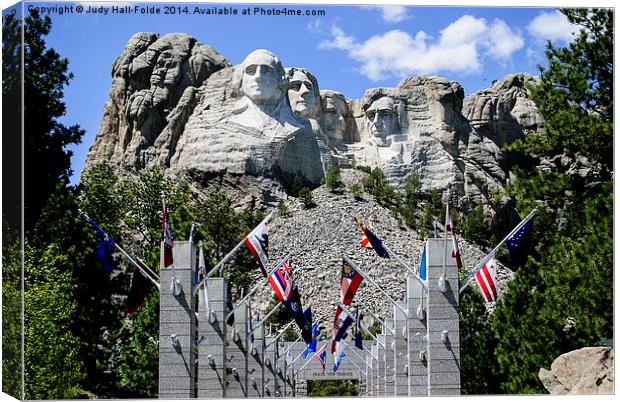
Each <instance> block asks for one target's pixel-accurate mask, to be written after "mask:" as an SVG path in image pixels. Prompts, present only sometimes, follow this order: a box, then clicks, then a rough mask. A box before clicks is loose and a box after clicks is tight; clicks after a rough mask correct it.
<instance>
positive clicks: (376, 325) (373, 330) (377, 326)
mask: <svg viewBox="0 0 620 402" xmlns="http://www.w3.org/2000/svg"><path fill="white" fill-rule="evenodd" d="M382 331H383V328H381V323H380V322H377V321H374V322H373V323H372V325H371V326H370V328H368V331H363V330H362V339H365V340H367V341H370V340H373V339H374V338H373V337H372V335H375V336H376V335H377V334H380V333H381V332H382ZM369 332H370V333H369ZM371 334H372V335H371Z"/></svg>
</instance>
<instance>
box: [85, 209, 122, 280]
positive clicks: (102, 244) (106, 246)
mask: <svg viewBox="0 0 620 402" xmlns="http://www.w3.org/2000/svg"><path fill="white" fill-rule="evenodd" d="M83 215H84V217H86V220H87V221H88V222H89V223H90V224H91V225H93V227H94V228H95V230H97V238H98V240H99V244H98V246H97V258H99V260H100V261H101V262H103V268H104V269H105V270H106V271H108V272H112V270H113V269H114V259H113V258H112V253H113V252H114V246H115V244H116V243H115V242H114V239H112V238H111V237H110V236H108V234H107V233H106V232H104V231H103V229H101V228H100V227H99V225H97V223H96V222H95V221H94V220H92V219H91V218H90V217H89V216H88V215H86V214H83Z"/></svg>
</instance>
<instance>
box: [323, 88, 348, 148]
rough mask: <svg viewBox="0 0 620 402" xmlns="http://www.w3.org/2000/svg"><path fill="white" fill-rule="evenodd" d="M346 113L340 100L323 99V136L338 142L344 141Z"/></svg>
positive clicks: (345, 107)
mask: <svg viewBox="0 0 620 402" xmlns="http://www.w3.org/2000/svg"><path fill="white" fill-rule="evenodd" d="M346 113H347V105H346V104H345V103H344V102H343V101H342V100H341V99H339V98H338V97H335V96H328V97H326V98H325V107H324V110H323V121H324V130H325V134H327V136H328V137H329V138H331V139H335V140H338V141H343V140H344V139H345V135H346V129H347V121H346V120H345V114H346Z"/></svg>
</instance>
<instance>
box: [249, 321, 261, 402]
mask: <svg viewBox="0 0 620 402" xmlns="http://www.w3.org/2000/svg"><path fill="white" fill-rule="evenodd" d="M250 319H252V318H251V317H250ZM255 324H257V323H255ZM264 338H265V327H264V325H263V324H261V325H260V326H258V327H256V328H254V332H253V333H252V335H250V336H249V352H250V353H249V355H248V378H249V382H248V384H249V389H248V397H249V398H260V397H263V396H264V382H265V372H264V365H263V360H264V353H263V348H264V341H265V339H264ZM252 339H254V342H252Z"/></svg>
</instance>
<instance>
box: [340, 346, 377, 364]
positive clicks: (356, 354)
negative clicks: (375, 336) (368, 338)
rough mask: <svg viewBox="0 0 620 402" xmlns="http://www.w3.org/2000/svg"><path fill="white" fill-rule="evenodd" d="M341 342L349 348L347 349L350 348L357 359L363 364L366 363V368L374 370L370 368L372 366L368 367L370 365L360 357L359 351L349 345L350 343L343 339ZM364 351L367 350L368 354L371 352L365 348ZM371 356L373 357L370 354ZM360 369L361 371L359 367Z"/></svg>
mask: <svg viewBox="0 0 620 402" xmlns="http://www.w3.org/2000/svg"><path fill="white" fill-rule="evenodd" d="M341 342H343V343H344V345H345V346H347V347H348V348H349V350H350V351H351V352H353V354H354V355H355V356H357V358H358V359H360V360H361V361H362V363H364V364H365V365H366V367H368V368H369V369H372V367H370V366H369V365H368V363H366V359H362V356H360V355H359V354H358V353H357V351H356V350H355V349H354V348H352V347H351V345H349V344H348V343H347V342H346V341H345V340H344V339H343V340H342V341H341ZM364 350H365V351H366V352H369V351H368V349H366V348H364ZM369 353H370V352H369ZM370 355H372V353H370ZM358 369H359V367H358Z"/></svg>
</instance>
